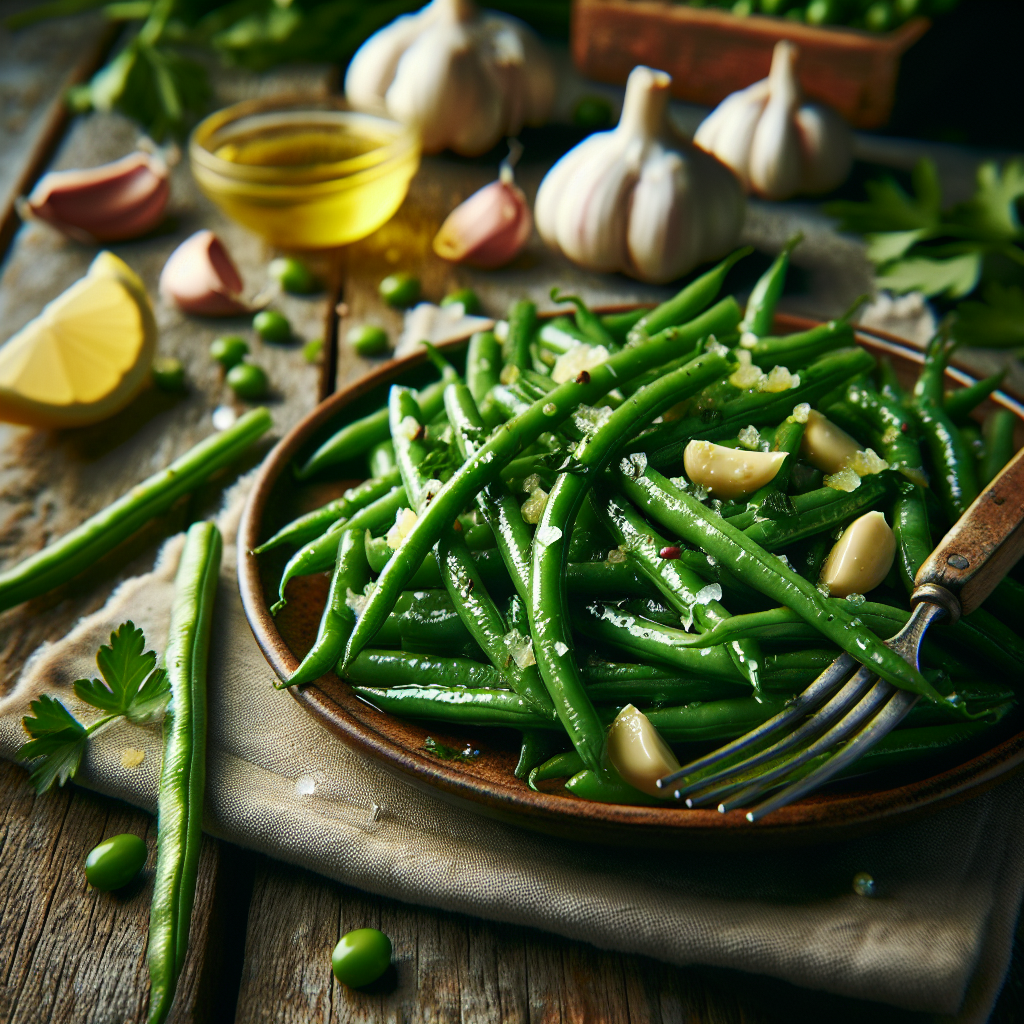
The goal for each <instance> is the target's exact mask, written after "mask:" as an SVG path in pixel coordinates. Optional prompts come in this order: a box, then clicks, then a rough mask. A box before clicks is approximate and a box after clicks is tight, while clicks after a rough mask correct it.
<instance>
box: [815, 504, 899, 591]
mask: <svg viewBox="0 0 1024 1024" xmlns="http://www.w3.org/2000/svg"><path fill="white" fill-rule="evenodd" d="M895 557H896V537H895V536H894V535H893V532H892V530H891V529H890V528H889V524H888V523H887V522H886V521H885V516H883V515H882V513H881V512H865V513H864V515H862V516H861V517H860V518H859V519H855V520H854V521H853V522H852V523H850V525H849V526H848V527H847V528H846V530H845V531H844V532H843V535H842V537H840V538H839V540H838V541H837V542H836V545H835V547H833V548H832V550H831V551H830V552H829V556H828V558H826V559H825V564H824V566H823V567H822V570H821V582H822V583H825V584H827V585H828V592H829V594H830V596H832V597H849V596H850V594H866V593H868V592H869V591H871V590H874V589H875V587H877V586H878V585H879V584H880V583H881V582H882V580H884V579H885V577H886V576H888V574H889V570H890V569H891V568H892V563H893V559H894V558H895Z"/></svg>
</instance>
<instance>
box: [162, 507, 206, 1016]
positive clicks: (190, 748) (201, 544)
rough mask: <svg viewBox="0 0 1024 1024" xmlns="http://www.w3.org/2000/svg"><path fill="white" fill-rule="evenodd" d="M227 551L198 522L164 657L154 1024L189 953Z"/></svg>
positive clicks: (190, 536) (181, 568)
mask: <svg viewBox="0 0 1024 1024" xmlns="http://www.w3.org/2000/svg"><path fill="white" fill-rule="evenodd" d="M221 552H222V543H221V536H220V532H219V531H218V530H217V527H216V526H214V525H213V524H212V523H208V522H203V523H194V524H193V525H192V526H191V527H190V528H189V531H188V533H187V534H186V537H185V547H184V548H183V550H182V553H181V561H180V562H179V564H178V572H177V576H176V577H175V581H174V602H173V604H172V606H171V625H170V631H169V633H168V641H167V650H166V654H165V659H164V660H165V664H166V668H167V677H168V680H169V682H170V687H171V700H170V703H169V704H168V705H167V711H166V713H165V716H164V758H163V764H162V765H161V768H160V782H159V788H158V791H157V831H158V834H159V842H158V844H157V857H156V870H155V873H154V874H155V877H154V881H153V898H152V903H151V906H150V912H149V949H148V953H147V959H148V963H149V981H150V997H149V1017H148V1021H149V1024H161V1022H162V1021H164V1020H166V1018H167V1014H168V1013H169V1012H170V1009H171V1003H172V1001H173V1000H174V990H175V988H176V986H177V983H178V976H179V975H180V974H181V969H182V967H183V966H184V963H185V954H186V952H187V950H188V934H189V926H190V923H191V919H192V905H193V902H194V901H195V894H196V879H197V877H198V871H199V847H200V844H201V842H202V830H203V792H204V789H205V784H206V662H207V656H208V654H209V649H210V626H211V622H212V620H213V605H214V600H215V598H216V596H217V582H218V578H219V575H220V560H221Z"/></svg>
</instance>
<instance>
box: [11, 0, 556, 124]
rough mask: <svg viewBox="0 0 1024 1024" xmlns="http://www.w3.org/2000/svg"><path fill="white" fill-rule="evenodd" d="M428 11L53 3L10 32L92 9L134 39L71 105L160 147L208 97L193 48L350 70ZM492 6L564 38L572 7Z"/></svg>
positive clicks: (324, 0) (187, 0) (163, 0)
mask: <svg viewBox="0 0 1024 1024" xmlns="http://www.w3.org/2000/svg"><path fill="white" fill-rule="evenodd" d="M422 6H423V3H422V2H420V0H369V2H368V0H231V2H229V3H217V2H214V0H155V2H150V0H122V2H115V3H104V2H103V0H52V2H49V3H42V4H39V5H38V6H36V7H33V8H31V9H30V10H27V11H22V12H21V13H19V14H16V15H13V16H12V17H10V18H8V19H7V20H6V22H5V25H6V27H7V28H8V29H11V30H12V31H13V30H17V29H19V28H24V27H26V26H28V25H31V24H34V23H35V22H38V21H44V20H46V19H49V18H60V17H68V16H70V15H74V14H81V13H83V12H85V11H91V10H100V11H102V13H103V14H104V15H105V16H106V17H107V18H109V19H111V20H113V21H117V22H123V23H124V24H125V26H126V33H128V34H130V36H131V37H130V38H129V40H128V41H127V42H126V43H125V44H124V46H123V47H122V48H121V49H120V50H119V52H118V53H117V54H116V55H115V56H114V57H113V58H112V59H111V60H110V61H109V62H108V63H107V64H106V65H105V66H104V67H103V68H101V69H100V70H99V71H98V72H97V73H96V74H95V75H94V76H93V78H92V80H91V81H90V82H88V83H86V84H84V85H80V86H77V87H76V88H74V89H73V90H72V91H71V93H70V94H69V102H70V104H71V106H72V108H73V109H75V110H76V111H78V112H85V111H87V110H90V109H94V110H102V111H109V110H115V109H116V110H119V111H121V113H123V114H125V115H127V116H128V117H130V118H132V119H134V120H135V121H138V122H139V124H141V125H142V126H143V127H144V128H145V129H146V131H148V132H149V133H150V134H151V135H152V136H153V137H154V138H156V139H160V138H163V137H164V136H166V135H176V136H179V137H181V136H182V135H184V133H185V132H186V131H187V130H188V128H189V127H190V126H191V125H192V124H193V123H194V122H195V121H196V119H197V118H198V117H200V116H201V115H202V114H203V113H205V111H206V107H207V104H208V102H209V99H210V88H209V84H208V81H207V77H206V72H205V70H204V69H203V67H202V66H201V65H199V64H197V63H196V62H195V61H193V60H190V59H189V58H188V56H187V53H188V49H189V48H193V49H201V50H206V51H212V52H214V53H216V54H217V55H219V56H220V58H221V60H222V61H223V62H224V63H225V64H229V65H232V66H235V67H243V68H248V69H249V70H252V71H265V70H267V69H268V68H271V67H274V66H276V65H278V64H285V63H292V62H299V61H305V62H310V61H312V62H317V63H328V64H345V63H347V62H348V60H349V58H350V57H351V56H352V54H353V53H355V51H356V50H357V49H358V48H359V46H360V45H361V44H362V43H363V42H364V40H366V39H367V38H368V37H369V36H371V35H372V34H373V33H374V32H376V31H377V30H378V29H380V28H383V27H384V26H385V25H387V24H388V23H389V22H391V21H393V20H394V19H395V18H397V17H398V16H399V15H401V14H406V13H408V12H410V11H414V10H417V9H419V8H420V7H422ZM486 6H488V7H494V8H497V9H499V10H503V11H505V12H507V13H509V14H512V15H515V16H516V17H519V18H522V20H523V21H526V22H527V23H528V24H530V25H532V26H533V27H534V28H535V29H536V30H537V31H539V32H541V33H543V34H546V35H550V36H554V37H557V38H560V39H566V38H568V34H569V7H570V0H499V2H498V3H488V4H487V5H486ZM132 33H134V34H132Z"/></svg>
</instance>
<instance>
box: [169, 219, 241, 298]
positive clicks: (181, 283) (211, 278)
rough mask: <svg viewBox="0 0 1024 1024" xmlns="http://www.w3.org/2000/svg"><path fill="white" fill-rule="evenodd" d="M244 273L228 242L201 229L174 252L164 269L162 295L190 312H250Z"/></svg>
mask: <svg viewBox="0 0 1024 1024" xmlns="http://www.w3.org/2000/svg"><path fill="white" fill-rule="evenodd" d="M242 287H243V285H242V277H241V275H240V274H239V273H238V268H237V267H236V266H235V264H234V262H233V261H232V259H231V257H230V256H229V255H228V251H227V249H225V248H224V243H223V242H221V240H220V239H219V238H218V237H217V236H216V235H215V234H214V233H213V232H212V231H208V230H203V231H197V232H196V233H195V234H194V235H192V236H191V237H189V238H186V239H185V241H184V242H182V243H181V245H179V246H178V248H177V249H175V250H174V252H172V253H171V255H170V257H169V258H168V260H167V262H166V263H165V264H164V269H163V270H162V271H161V273H160V296H161V298H162V299H163V300H164V302H166V303H168V304H169V305H173V306H177V307H178V309H181V310H184V311H185V312H186V313H199V314H201V315H203V316H234V315H235V314H238V313H247V312H249V306H248V305H247V304H246V303H245V302H243V301H242V300H241V297H240V296H241V294H242Z"/></svg>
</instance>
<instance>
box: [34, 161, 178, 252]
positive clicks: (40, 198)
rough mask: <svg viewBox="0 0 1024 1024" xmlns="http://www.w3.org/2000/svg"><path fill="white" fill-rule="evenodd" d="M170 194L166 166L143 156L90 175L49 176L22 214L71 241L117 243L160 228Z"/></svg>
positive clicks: (56, 173)
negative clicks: (37, 220) (48, 225)
mask: <svg viewBox="0 0 1024 1024" xmlns="http://www.w3.org/2000/svg"><path fill="white" fill-rule="evenodd" d="M170 194H171V189H170V184H169V173H168V170H167V165H166V164H165V163H164V161H163V160H161V159H160V158H159V157H156V156H153V155H151V154H149V153H142V152H139V153H130V154H129V155H128V156H126V157H123V158H122V159H120V160H115V161H114V162H113V163H110V164H104V165H103V166H102V167H92V168H89V169H88V170H82V171H50V172H49V173H48V174H44V175H43V177H42V178H40V179H39V182H38V183H37V184H36V187H35V188H34V189H32V192H31V193H30V194H29V196H28V197H27V198H26V200H25V202H24V205H23V209H24V210H25V211H26V213H27V214H28V215H29V216H31V217H35V218H37V219H39V220H44V221H46V222H47V223H48V224H52V225H53V226H54V227H55V228H57V229H59V230H60V231H63V232H64V234H66V235H69V236H70V237H71V238H76V239H78V240H80V241H89V242H92V241H96V242H116V241H121V240H123V239H126V238H137V237H138V236H139V235H143V234H145V233H146V232H147V231H150V230H152V229H153V228H154V227H156V226H157V224H159V223H160V221H161V220H162V219H163V215H164V209H165V208H166V206H167V200H168V198H169V196H170Z"/></svg>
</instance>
